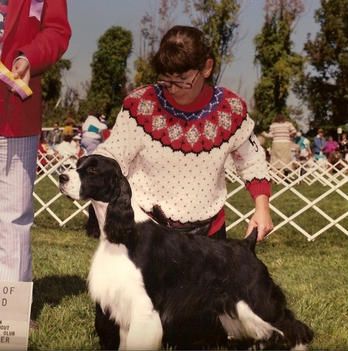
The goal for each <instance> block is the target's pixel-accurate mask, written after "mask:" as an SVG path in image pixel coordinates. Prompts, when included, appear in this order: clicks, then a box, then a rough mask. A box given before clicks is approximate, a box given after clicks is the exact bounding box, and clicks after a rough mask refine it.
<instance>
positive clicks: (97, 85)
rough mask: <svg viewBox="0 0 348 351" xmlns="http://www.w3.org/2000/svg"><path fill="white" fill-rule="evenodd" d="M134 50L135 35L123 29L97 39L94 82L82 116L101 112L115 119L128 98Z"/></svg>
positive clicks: (83, 105)
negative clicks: (127, 83) (127, 89)
mask: <svg viewBox="0 0 348 351" xmlns="http://www.w3.org/2000/svg"><path fill="white" fill-rule="evenodd" d="M131 50H132V33H131V32H130V31H128V30H125V29H123V28H122V27H118V26H113V27H111V28H109V29H108V30H107V31H106V32H105V33H104V34H103V35H102V36H101V37H100V38H99V40H98V48H97V51H96V52H95V53H94V55H93V59H92V63H91V67H92V79H91V84H90V86H89V89H88V92H87V97H86V99H85V100H84V101H81V102H80V109H79V114H80V115H81V116H82V117H86V115H87V114H88V113H89V112H102V113H104V114H105V115H107V116H109V117H110V116H111V118H110V120H113V119H114V118H115V117H116V115H117V112H118V110H119V107H120V106H121V104H122V100H123V98H124V96H125V93H126V91H125V85H126V82H127V77H126V73H127V59H128V57H129V56H130V54H131Z"/></svg>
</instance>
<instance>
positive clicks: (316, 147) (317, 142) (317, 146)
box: [313, 128, 326, 161]
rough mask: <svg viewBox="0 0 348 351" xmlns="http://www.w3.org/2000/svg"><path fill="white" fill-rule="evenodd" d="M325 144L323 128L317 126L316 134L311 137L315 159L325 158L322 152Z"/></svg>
mask: <svg viewBox="0 0 348 351" xmlns="http://www.w3.org/2000/svg"><path fill="white" fill-rule="evenodd" d="M325 144H326V139H325V137H324V130H323V129H321V128H319V129H318V134H317V135H316V136H315V137H314V139H313V154H314V159H315V160H316V161H318V160H322V159H326V157H325V154H324V152H323V150H324V147H325Z"/></svg>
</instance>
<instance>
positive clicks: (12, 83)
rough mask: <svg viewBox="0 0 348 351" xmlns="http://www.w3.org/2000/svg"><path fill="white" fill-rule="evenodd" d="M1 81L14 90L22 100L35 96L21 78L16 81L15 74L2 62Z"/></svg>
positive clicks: (0, 65)
mask: <svg viewBox="0 0 348 351" xmlns="http://www.w3.org/2000/svg"><path fill="white" fill-rule="evenodd" d="M0 80H1V81H3V82H4V83H5V84H7V85H8V86H9V87H10V88H11V89H13V90H14V91H15V92H16V93H17V94H18V95H19V96H20V97H21V98H22V100H24V99H26V98H27V97H29V96H30V95H32V94H33V91H32V90H31V89H30V87H29V86H28V85H27V84H26V83H25V82H24V81H23V80H22V79H20V78H17V79H15V78H14V77H13V73H12V72H11V71H10V70H9V69H8V68H7V67H6V66H5V65H4V64H3V63H2V62H1V61H0Z"/></svg>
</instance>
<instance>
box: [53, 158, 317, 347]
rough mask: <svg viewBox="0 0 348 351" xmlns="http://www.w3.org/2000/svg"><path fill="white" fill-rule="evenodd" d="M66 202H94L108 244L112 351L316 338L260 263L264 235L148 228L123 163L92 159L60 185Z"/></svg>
mask: <svg viewBox="0 0 348 351" xmlns="http://www.w3.org/2000/svg"><path fill="white" fill-rule="evenodd" d="M59 182H60V189H61V191H62V193H63V194H65V195H67V196H69V197H71V198H73V199H76V200H79V199H91V200H92V204H93V206H94V208H95V212H96V215H97V218H98V221H99V225H100V231H101V235H100V242H99V246H98V248H97V250H96V252H95V254H94V257H93V260H92V264H91V268H90V272H89V276H88V283H89V292H90V295H91V297H92V299H93V300H94V301H95V302H96V304H97V310H96V320H95V325H96V330H97V333H98V335H99V338H100V344H101V347H102V348H103V349H108V350H109V349H117V348H118V347H119V349H122V350H140V349H143V350H144V349H146V350H155V349H160V348H161V347H168V346H171V347H173V348H175V349H180V350H187V349H203V348H215V347H217V346H219V347H225V348H234V349H235V348H236V347H240V348H243V349H245V348H247V347H249V346H251V345H253V347H255V345H256V346H259V347H264V348H270V347H275V348H278V349H279V348H291V349H297V350H303V349H306V347H307V345H308V344H309V343H310V342H311V340H312V338H313V332H312V331H311V329H310V328H309V327H308V326H307V325H305V324H304V323H302V322H301V321H299V320H297V319H296V318H295V317H294V314H293V313H292V312H291V311H290V310H289V309H288V308H287V305H286V299H285V296H284V294H283V292H282V290H281V289H280V287H279V286H278V285H276V284H275V283H274V281H273V280H272V278H271V277H270V274H269V272H268V270H267V268H266V266H265V265H264V264H263V263H262V262H261V261H260V260H259V259H258V258H257V257H256V255H255V252H254V249H255V243H256V237H257V233H256V231H254V232H253V233H252V234H251V235H250V236H249V237H247V238H246V239H244V240H214V239H211V238H208V237H205V236H202V235H192V234H190V233H183V232H178V231H175V230H173V229H165V228H164V226H162V225H159V224H157V223H155V222H154V221H152V220H151V219H149V218H148V217H146V216H145V217H144V218H141V216H138V214H136V217H137V218H138V219H137V221H135V220H134V211H138V209H136V207H135V205H134V204H132V202H131V189H130V186H129V183H128V181H127V179H126V178H125V177H124V176H123V175H122V172H121V169H120V167H119V165H118V164H117V162H116V161H114V160H112V159H110V158H107V157H104V156H100V155H91V156H87V157H83V158H81V159H80V160H79V161H78V163H77V169H76V170H70V171H68V172H66V173H63V174H61V175H60V177H59Z"/></svg>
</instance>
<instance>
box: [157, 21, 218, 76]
mask: <svg viewBox="0 0 348 351" xmlns="http://www.w3.org/2000/svg"><path fill="white" fill-rule="evenodd" d="M208 58H212V59H213V55H212V52H211V49H210V47H209V45H208V44H207V42H206V40H205V38H204V33H203V32H202V31H200V30H199V29H197V28H194V27H189V26H174V27H172V28H171V29H169V30H168V32H167V33H166V34H165V35H164V36H163V38H162V40H161V43H160V47H159V49H158V51H157V53H156V54H155V55H154V57H153V58H152V61H151V64H152V67H153V69H154V70H155V72H156V73H157V74H168V73H169V74H173V73H184V72H186V71H188V70H190V69H198V70H201V69H203V68H204V65H205V63H206V61H207V59H208Z"/></svg>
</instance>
